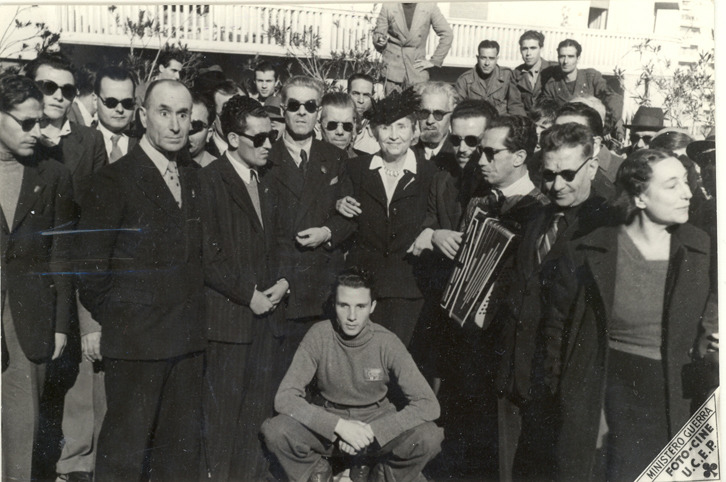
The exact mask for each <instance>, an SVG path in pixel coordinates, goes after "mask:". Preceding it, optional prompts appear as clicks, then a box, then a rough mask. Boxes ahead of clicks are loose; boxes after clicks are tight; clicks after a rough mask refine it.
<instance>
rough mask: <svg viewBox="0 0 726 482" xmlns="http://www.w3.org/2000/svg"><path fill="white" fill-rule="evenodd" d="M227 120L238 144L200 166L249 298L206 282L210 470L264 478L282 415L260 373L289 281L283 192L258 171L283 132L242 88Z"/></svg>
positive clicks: (268, 360) (212, 231) (223, 244)
mask: <svg viewBox="0 0 726 482" xmlns="http://www.w3.org/2000/svg"><path fill="white" fill-rule="evenodd" d="M220 121H221V125H222V129H223V131H224V133H225V134H226V138H227V142H228V144H229V146H230V148H229V149H228V150H227V152H226V153H225V154H224V155H223V156H222V157H220V158H219V159H217V160H216V161H214V162H212V163H211V164H210V165H209V166H208V167H206V168H205V169H203V170H202V171H201V174H200V179H201V185H202V192H203V193H204V196H203V198H204V210H203V213H202V223H203V226H204V235H205V249H206V250H215V251H216V250H221V251H222V252H227V253H229V257H228V261H229V263H230V268H231V269H232V270H233V271H234V272H236V273H239V277H240V281H241V282H242V284H243V286H244V288H245V290H244V296H245V298H246V299H245V303H244V304H241V303H235V302H233V301H232V300H230V299H228V297H227V296H226V295H225V294H224V293H220V292H219V291H217V290H215V289H214V288H212V287H211V286H207V287H206V288H205V290H204V291H205V301H206V314H205V316H206V321H207V322H206V326H207V338H208V340H209V341H208V344H207V348H206V352H207V366H206V371H205V375H204V380H205V383H204V402H203V412H204V420H205V423H204V429H205V431H204V448H205V455H206V472H207V473H208V474H209V475H208V476H207V477H205V478H209V479H210V480H214V481H227V480H258V478H259V477H260V476H262V475H264V474H261V473H259V466H260V465H264V458H263V456H262V453H261V449H260V448H259V442H258V440H257V436H256V435H257V433H259V429H260V426H261V425H262V422H263V421H264V420H265V419H266V418H268V417H270V416H272V415H273V413H272V404H273V401H274V396H275V392H276V389H277V386H274V387H273V386H270V385H272V384H270V383H268V384H265V383H252V382H251V381H250V380H251V377H252V376H253V375H254V374H255V372H257V371H263V372H272V371H274V366H275V364H276V358H277V357H276V355H277V353H276V352H275V351H274V350H272V349H271V348H272V347H273V344H272V343H271V340H270V338H271V337H273V336H275V335H277V334H278V333H279V331H280V328H281V324H282V323H283V322H284V319H285V314H284V309H283V308H282V307H281V306H278V305H279V303H280V301H281V300H282V298H283V297H284V296H285V294H286V292H287V290H288V287H289V285H288V283H287V280H285V279H282V278H279V277H278V259H277V255H278V253H277V250H276V249H275V245H276V238H275V234H276V232H275V230H276V226H275V216H274V210H275V200H274V199H273V197H272V192H271V190H270V189H269V188H268V186H267V183H266V181H264V180H260V179H259V177H258V172H257V169H258V168H260V167H262V166H264V165H265V164H266V163H267V157H268V155H269V151H270V148H271V147H272V144H271V143H272V142H274V141H275V138H276V136H277V131H274V130H272V128H271V125H270V118H269V115H268V113H267V111H266V110H265V108H264V107H263V106H262V105H260V103H259V102H257V101H256V100H254V99H250V98H248V97H242V96H239V95H237V96H234V97H232V98H231V99H230V100H229V101H227V103H226V104H225V106H224V109H223V110H222V115H221V117H220ZM240 246H243V247H244V248H243V249H240ZM208 258H210V256H209V255H208V253H206V252H205V259H208ZM210 268H211V269H213V266H208V269H210ZM252 351H254V355H251V352H252ZM230 367H234V369H230ZM283 370H284V369H281V370H280V372H281V374H282V373H284V372H283ZM279 376H281V375H279ZM266 378H274V377H269V376H267V377H266ZM278 380H279V378H278ZM265 401H266V402H267V403H265ZM256 472H257V473H256Z"/></svg>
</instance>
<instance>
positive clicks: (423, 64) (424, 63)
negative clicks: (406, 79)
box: [413, 59, 435, 72]
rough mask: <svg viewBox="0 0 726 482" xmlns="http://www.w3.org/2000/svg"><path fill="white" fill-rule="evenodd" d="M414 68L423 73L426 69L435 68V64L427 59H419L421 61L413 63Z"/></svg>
mask: <svg viewBox="0 0 726 482" xmlns="http://www.w3.org/2000/svg"><path fill="white" fill-rule="evenodd" d="M413 66H414V68H416V70H418V71H419V72H423V71H424V70H426V69H430V68H431V67H435V66H434V64H433V63H432V62H431V61H430V60H426V59H419V60H417V61H416V62H414V63H413Z"/></svg>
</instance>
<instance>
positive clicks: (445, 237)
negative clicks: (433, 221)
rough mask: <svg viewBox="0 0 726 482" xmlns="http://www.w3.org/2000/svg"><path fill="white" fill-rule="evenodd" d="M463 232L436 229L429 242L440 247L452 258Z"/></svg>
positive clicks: (454, 255)
mask: <svg viewBox="0 0 726 482" xmlns="http://www.w3.org/2000/svg"><path fill="white" fill-rule="evenodd" d="M463 234H464V233H460V232H458V231H451V230H449V229H437V230H436V231H434V234H433V236H432V237H431V244H433V245H434V246H436V247H437V248H438V249H440V250H441V252H442V253H444V254H445V255H446V257H447V258H449V259H454V258H455V257H456V253H457V252H458V251H459V245H460V244H461V237H462V235H463Z"/></svg>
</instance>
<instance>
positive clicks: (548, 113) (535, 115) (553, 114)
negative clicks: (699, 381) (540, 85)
mask: <svg viewBox="0 0 726 482" xmlns="http://www.w3.org/2000/svg"><path fill="white" fill-rule="evenodd" d="M559 108H560V106H559V104H558V103H557V101H556V100H554V99H550V98H542V99H539V100H538V101H537V102H535V103H534V105H533V106H532V108H531V109H530V110H529V118H530V119H532V120H533V121H534V122H537V121H538V120H540V119H550V120H551V121H552V122H554V120H555V119H556V118H557V111H558V110H559Z"/></svg>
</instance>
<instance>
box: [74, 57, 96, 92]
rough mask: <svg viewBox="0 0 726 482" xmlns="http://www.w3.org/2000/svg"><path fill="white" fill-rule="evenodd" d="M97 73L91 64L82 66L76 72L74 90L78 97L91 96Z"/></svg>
mask: <svg viewBox="0 0 726 482" xmlns="http://www.w3.org/2000/svg"><path fill="white" fill-rule="evenodd" d="M97 71H98V68H96V67H95V66H94V65H92V64H87V65H84V66H83V67H81V68H80V69H78V70H76V89H77V90H78V95H79V96H80V97H84V96H87V95H91V94H93V91H94V85H96V72H97Z"/></svg>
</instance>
